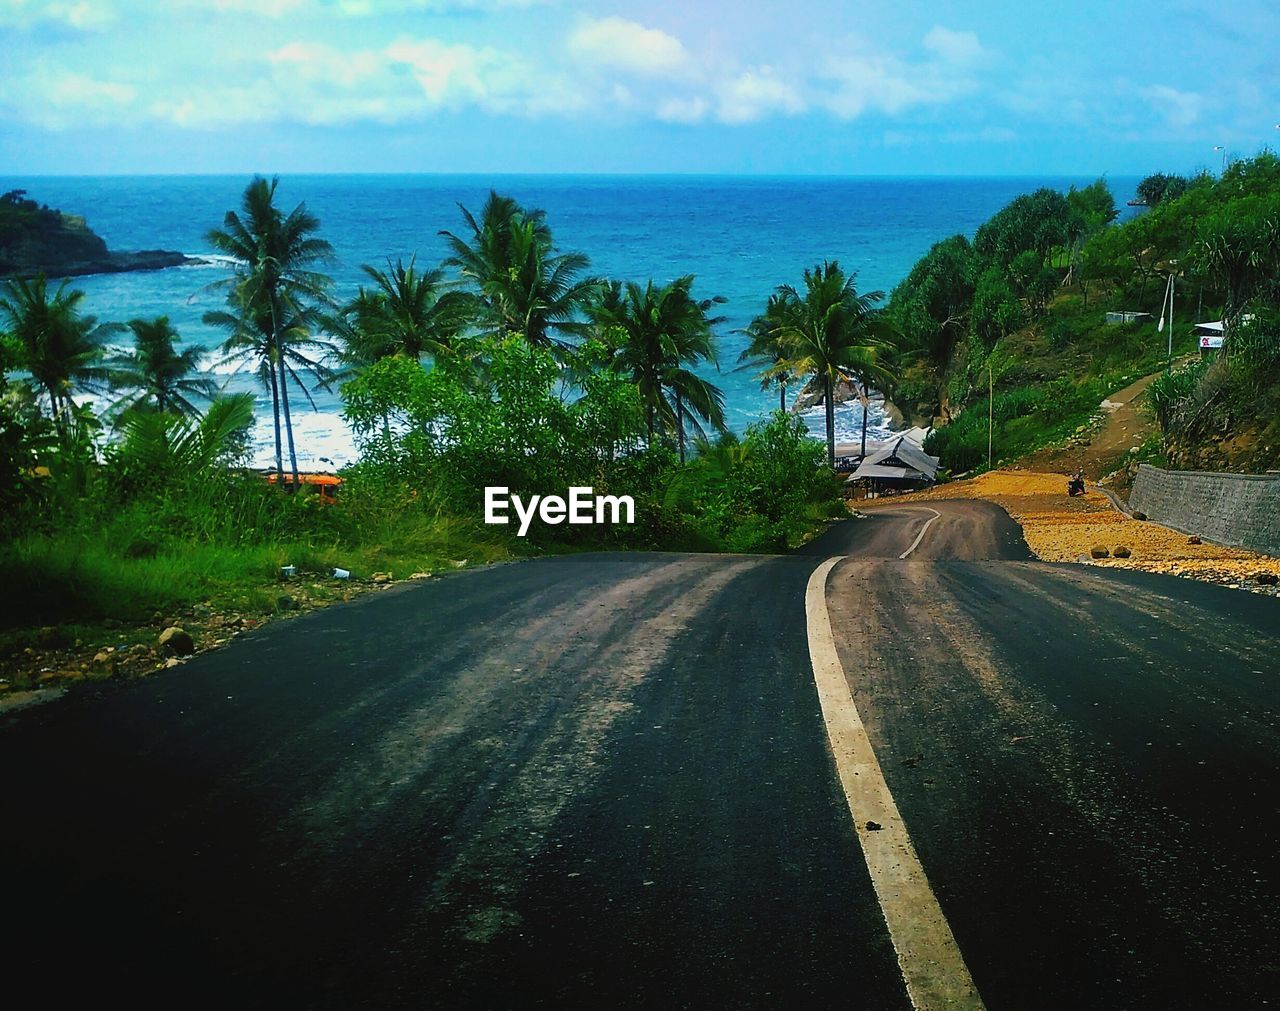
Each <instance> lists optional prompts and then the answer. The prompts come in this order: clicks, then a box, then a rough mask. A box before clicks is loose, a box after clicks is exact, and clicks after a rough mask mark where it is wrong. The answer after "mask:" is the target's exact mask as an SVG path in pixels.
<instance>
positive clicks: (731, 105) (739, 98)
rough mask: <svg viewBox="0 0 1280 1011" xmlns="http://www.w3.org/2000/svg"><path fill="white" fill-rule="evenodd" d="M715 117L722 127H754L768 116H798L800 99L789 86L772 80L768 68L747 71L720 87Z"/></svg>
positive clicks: (771, 70)
mask: <svg viewBox="0 0 1280 1011" xmlns="http://www.w3.org/2000/svg"><path fill="white" fill-rule="evenodd" d="M718 91H719V104H718V106H717V108H716V115H717V116H718V117H719V118H720V120H721V121H722V122H725V123H754V122H755V121H756V120H758V119H762V118H764V117H765V116H768V115H770V114H772V113H792V114H794V113H798V112H803V111H804V109H805V102H804V99H803V98H801V97H800V92H799V91H798V90H796V88H795V87H793V86H792V85H791V84H788V83H787V82H786V81H783V80H780V79H779V78H778V77H776V76H774V73H773V68H772V67H759V68H757V69H755V70H747V71H745V72H743V73H741V74H739V75H738V76H737V77H735V78H733V79H732V80H730V81H728V82H726V83H724V84H722V85H721V86H720V88H719V89H718Z"/></svg>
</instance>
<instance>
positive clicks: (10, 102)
mask: <svg viewBox="0 0 1280 1011" xmlns="http://www.w3.org/2000/svg"><path fill="white" fill-rule="evenodd" d="M137 96H138V92H137V89H136V88H134V87H133V86H132V85H131V84H126V83H123V82H121V81H117V80H110V79H108V78H103V77H94V76H91V75H89V74H82V73H80V72H78V71H75V70H71V69H70V68H68V67H64V66H55V65H53V64H43V65H41V66H39V67H37V68H36V69H35V70H33V71H31V72H30V73H28V74H25V75H18V76H15V77H12V78H5V77H0V109H3V108H4V107H5V106H8V107H9V108H10V109H12V110H15V111H17V110H21V112H22V114H23V115H24V116H25V117H26V118H27V119H30V120H33V121H34V122H36V123H38V124H40V125H41V126H44V127H46V128H48V129H52V130H61V129H66V128H69V127H74V126H78V125H80V124H82V123H85V122H90V123H95V124H96V123H113V122H117V121H118V120H119V119H120V117H122V116H127V115H129V114H130V113H131V108H132V107H133V105H134V102H135V99H136V98H137Z"/></svg>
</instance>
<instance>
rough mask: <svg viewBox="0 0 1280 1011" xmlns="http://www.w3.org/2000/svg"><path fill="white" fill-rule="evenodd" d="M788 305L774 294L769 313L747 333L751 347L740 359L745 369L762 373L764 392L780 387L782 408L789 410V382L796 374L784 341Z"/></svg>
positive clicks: (765, 312)
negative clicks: (783, 333)
mask: <svg viewBox="0 0 1280 1011" xmlns="http://www.w3.org/2000/svg"><path fill="white" fill-rule="evenodd" d="M785 308H786V302H785V301H784V300H783V299H782V298H781V297H780V296H779V295H776V294H775V295H770V296H769V301H768V303H767V304H766V305H765V310H764V312H763V313H761V314H760V315H759V316H757V317H756V318H755V319H753V320H752V321H751V323H750V324H749V325H748V326H747V327H746V328H745V329H743V330H741V331H739V332H740V333H741V334H743V335H744V336H745V337H746V338H747V346H746V347H745V348H743V350H742V353H741V354H740V355H739V356H738V362H739V363H740V365H741V367H742V368H748V367H755V368H758V369H759V371H758V372H757V373H756V378H757V379H758V380H760V389H762V390H767V389H768V388H769V387H770V386H772V385H773V384H774V383H777V385H778V409H779V410H781V411H785V410H786V409H787V383H789V382H790V381H791V379H792V378H793V376H794V375H795V372H794V370H793V369H792V367H791V362H790V361H789V360H788V358H787V354H788V349H787V346H786V343H785V342H784V341H783V339H782V330H783V325H784V324H785V322H786V319H785V311H784V310H785Z"/></svg>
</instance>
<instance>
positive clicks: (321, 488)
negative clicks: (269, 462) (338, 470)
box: [267, 471, 342, 502]
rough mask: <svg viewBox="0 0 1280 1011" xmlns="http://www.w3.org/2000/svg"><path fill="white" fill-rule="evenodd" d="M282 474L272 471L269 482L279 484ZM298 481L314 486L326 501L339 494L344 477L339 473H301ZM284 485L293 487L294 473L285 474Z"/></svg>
mask: <svg viewBox="0 0 1280 1011" xmlns="http://www.w3.org/2000/svg"><path fill="white" fill-rule="evenodd" d="M279 483H280V475H279V474H277V473H276V472H275V471H272V472H271V473H270V474H268V475H267V484H273V485H274V484H279ZM298 483H299V485H300V486H302V487H304V488H307V487H310V488H314V489H315V493H316V494H317V495H319V496H320V497H321V498H322V499H324V500H325V501H326V502H332V501H334V499H335V498H337V495H338V489H339V488H340V487H342V478H340V477H338V475H337V474H305V473H302V474H299V475H298ZM284 486H285V487H286V488H292V487H293V475H292V474H285V475H284Z"/></svg>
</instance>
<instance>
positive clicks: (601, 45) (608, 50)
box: [569, 18, 689, 77]
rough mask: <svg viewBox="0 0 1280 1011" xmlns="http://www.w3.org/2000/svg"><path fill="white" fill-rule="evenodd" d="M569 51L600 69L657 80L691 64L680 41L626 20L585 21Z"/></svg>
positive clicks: (577, 30)
mask: <svg viewBox="0 0 1280 1011" xmlns="http://www.w3.org/2000/svg"><path fill="white" fill-rule="evenodd" d="M569 51H570V52H571V53H572V54H573V55H574V56H576V57H577V58H578V59H580V60H582V61H583V62H585V63H589V64H592V65H595V66H598V67H606V68H612V69H616V70H622V71H625V72H627V73H632V74H641V75H646V76H654V77H658V76H666V75H669V74H672V73H674V72H677V71H680V70H682V69H683V68H684V67H685V66H686V64H688V62H689V54H688V53H686V52H685V48H684V46H683V45H682V44H681V42H680V40H679V39H677V38H675V37H674V36H671V35H668V34H667V33H666V32H664V31H661V30H659V29H657V28H646V27H645V26H644V25H641V24H637V23H636V22H635V21H627V20H624V19H623V18H601V19H599V20H587V21H584V22H582V24H580V25H579V26H578V28H577V29H576V30H575V31H574V32H573V34H572V35H570V36H569Z"/></svg>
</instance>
